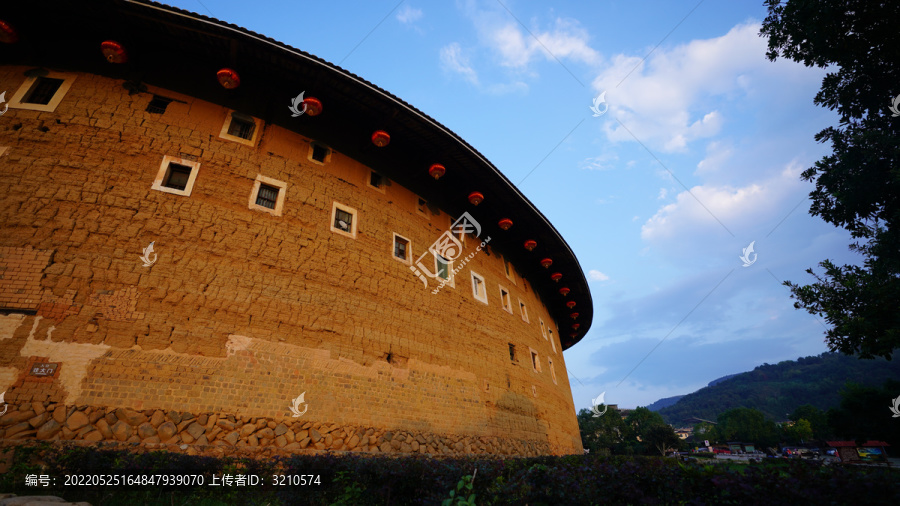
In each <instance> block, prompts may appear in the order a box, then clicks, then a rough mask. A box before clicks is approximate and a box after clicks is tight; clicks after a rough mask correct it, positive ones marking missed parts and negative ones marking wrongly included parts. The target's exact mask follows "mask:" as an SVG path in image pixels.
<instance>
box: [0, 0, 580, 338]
mask: <svg viewBox="0 0 900 506" xmlns="http://www.w3.org/2000/svg"><path fill="white" fill-rule="evenodd" d="M48 4H50V5H48ZM100 4H107V5H106V6H105V7H104V6H103V5H100ZM47 13H51V14H49V15H48V14H47ZM48 18H49V19H48ZM0 19H3V20H4V21H7V22H10V23H11V24H12V25H13V26H14V27H15V28H17V30H18V31H19V38H20V40H19V41H18V42H17V43H15V44H12V45H6V44H4V46H7V48H9V49H10V50H11V51H9V52H8V53H7V54H8V55H9V56H12V58H10V60H11V63H19V64H26V65H28V64H31V65H40V66H47V65H57V66H60V67H62V68H71V69H78V70H83V71H87V72H92V73H96V74H100V75H106V76H109V77H113V78H121V79H125V80H131V81H137V82H146V83H147V84H152V85H154V86H159V87H160V88H165V89H171V90H173V91H176V92H179V93H184V94H186V95H190V96H195V97H197V98H201V99H204V100H208V101H210V102H213V103H218V104H220V105H223V106H226V107H229V108H233V109H237V110H241V111H242V112H247V113H252V114H253V115H254V116H257V117H261V118H262V119H264V120H266V122H267V123H270V124H277V125H279V126H281V127H283V128H286V129H288V130H292V131H295V132H298V133H300V134H302V135H304V136H307V137H309V138H312V139H314V140H317V141H322V142H325V143H326V144H329V145H331V146H333V147H334V148H335V149H337V150H338V151H339V152H344V153H346V154H348V155H349V156H352V157H353V158H356V159H357V160H359V161H360V162H362V163H365V164H366V165H368V166H370V167H372V168H373V169H375V170H378V171H379V172H382V173H384V174H385V175H387V176H388V177H389V178H391V179H393V180H395V181H397V182H398V183H399V184H401V185H403V186H406V187H407V188H410V189H411V190H412V191H414V192H416V193H418V194H420V195H422V196H423V197H426V198H427V199H428V200H429V201H430V202H434V203H436V204H437V205H439V207H441V208H442V209H444V210H445V211H447V212H448V213H450V214H452V215H459V214H461V212H462V211H468V212H470V214H472V215H473V216H475V218H476V219H477V220H478V221H479V222H480V223H481V224H482V226H483V227H484V228H487V229H488V230H489V231H490V232H491V233H492V234H496V237H495V239H494V240H493V241H492V242H491V245H492V247H493V248H494V249H496V250H499V251H501V252H502V253H503V254H504V257H505V258H507V259H509V260H510V261H512V263H513V264H514V265H515V266H516V269H517V270H518V271H519V272H520V273H521V274H522V275H523V276H524V277H525V279H526V280H528V281H529V282H530V283H531V284H532V285H533V286H534V288H535V291H536V292H537V293H538V294H539V295H540V297H541V299H542V301H543V302H544V304H545V305H546V306H547V309H548V311H549V312H550V314H551V315H552V316H553V317H554V318H555V319H556V322H557V324H558V325H559V327H560V328H559V330H560V335H559V338H560V344H561V345H562V347H563V349H564V350H565V349H568V348H570V347H571V346H573V345H574V344H576V343H577V342H579V341H580V340H581V339H582V338H583V337H584V336H585V335H586V333H587V331H588V330H589V329H590V326H591V323H592V319H593V301H592V298H591V293H590V289H589V286H588V283H587V280H586V279H585V276H584V272H583V271H582V269H581V265H580V264H579V262H578V260H577V258H576V257H575V254H574V252H573V251H572V249H571V247H570V246H569V245H568V243H567V242H566V241H565V239H563V237H562V236H561V234H560V233H559V232H558V231H557V230H556V228H555V227H554V226H553V225H552V224H551V223H550V221H549V220H548V219H547V218H546V217H545V216H544V215H543V213H541V212H540V211H539V210H538V209H537V207H535V206H534V204H532V203H531V201H530V200H528V198H527V197H525V196H524V195H523V194H522V193H521V192H520V191H519V189H518V188H516V186H515V185H513V183H512V182H510V181H509V179H507V178H506V176H504V175H503V174H502V173H501V172H500V171H499V170H498V169H497V168H496V167H495V166H494V165H493V164H492V163H491V162H490V161H489V160H487V158H485V157H484V156H483V155H482V154H481V153H480V152H478V151H477V150H476V149H475V148H474V147H472V146H471V145H469V144H468V143H467V142H466V141H465V140H463V139H462V138H461V137H459V136H458V135H457V134H455V133H454V132H452V131H451V130H450V129H448V128H446V127H445V126H444V125H442V124H441V123H439V122H438V121H437V120H435V119H434V118H431V117H430V116H428V115H427V114H425V113H423V112H422V111H420V110H418V109H416V108H415V107H413V106H412V105H410V104H408V103H407V102H405V101H403V100H402V99H400V98H398V97H396V96H395V95H393V94H391V93H390V92H388V91H386V90H383V89H381V88H379V87H378V86H376V85H374V84H372V83H371V82H369V81H367V80H365V79H363V78H361V77H359V76H357V75H355V74H353V73H352V72H349V71H347V70H345V69H343V68H341V67H338V66H337V65H334V64H332V63H329V62H327V61H325V60H323V59H321V58H318V57H316V56H314V55H311V54H309V53H306V52H304V51H302V50H299V49H296V48H293V47H291V46H288V45H287V44H284V43H282V42H279V41H276V40H274V39H272V38H269V37H266V36H264V35H261V34H258V33H256V32H253V31H251V30H247V29H245V28H241V27H239V26H237V25H234V24H231V23H227V22H224V21H220V20H217V19H215V18H211V17H208V16H204V15H202V14H197V13H193V12H190V11H187V10H183V9H179V8H176V7H171V6H167V5H163V4H161V3H158V2H154V1H150V0H96V1H91V2H83V3H81V2H70V1H69V2H64V1H61V0H51V1H47V2H20V3H17V4H13V5H9V6H7V9H5V12H3V13H0ZM107 39H113V40H117V41H120V42H122V43H123V45H125V47H126V48H127V49H128V51H129V54H134V55H135V57H134V58H131V57H130V58H129V60H130V61H129V62H128V63H126V64H123V65H115V64H109V63H107V62H106V61H105V60H104V59H103V58H102V55H101V53H100V49H99V44H100V42H101V41H103V40H107ZM0 56H3V54H2V53H0ZM173 56H177V57H178V58H179V59H182V60H183V61H182V60H173V58H172V57H173ZM192 57H193V59H192ZM198 62H199V63H198ZM224 66H228V67H231V68H235V69H236V70H238V71H239V72H240V74H241V77H242V85H241V88H244V90H242V91H243V92H242V91H239V90H240V88H238V89H237V90H228V91H226V90H224V89H223V88H221V87H220V86H218V83H217V82H216V80H215V77H214V76H215V70H216V69H217V68H220V67H224ZM173 75H174V76H176V77H177V78H173V77H172V76H173ZM273 75H274V76H275V77H278V78H279V79H281V80H282V81H284V82H282V81H278V80H275V79H269V78H271V77H273ZM207 76H208V77H207ZM290 81H294V82H293V83H291V82H290ZM299 82H302V83H304V84H305V85H310V84H311V85H312V87H311V89H313V90H314V93H315V94H314V96H316V97H317V98H322V99H323V102H324V105H325V107H324V111H325V112H324V113H323V114H322V115H321V116H317V117H316V118H314V120H313V121H307V122H305V123H303V122H296V121H294V122H292V121H290V120H291V118H290V114H289V113H288V112H287V111H283V112H282V114H280V115H278V114H276V113H275V112H274V111H275V110H276V109H275V107H279V108H285V109H286V105H287V102H288V99H290V98H293V96H294V95H296V94H297V92H298V91H299V90H301V89H303V88H298V87H297V83H299ZM292 84H294V87H291V85H292ZM309 90H310V88H309V87H308V88H306V91H309ZM253 92H257V93H256V94H254V93H253ZM279 92H280V93H279ZM312 94H313V93H312V92H311V95H312ZM373 95H374V97H373ZM276 96H277V97H278V98H277V102H278V103H277V104H276V103H275V100H274V99H273V98H272V97H276ZM305 119H308V118H305ZM350 120H352V121H350ZM377 128H384V129H386V130H388V131H389V132H390V133H391V146H392V147H393V149H391V150H390V151H384V149H386V148H383V149H382V151H381V152H376V151H375V150H377V149H379V148H373V146H372V145H371V143H370V142H369V138H368V135H367V134H368V133H371V132H372V131H373V130H374V129H377ZM353 134H366V135H355V136H354V135H353ZM357 137H360V138H359V139H357ZM422 146H427V148H423V147H422ZM428 160H430V161H431V162H430V163H441V164H443V165H445V166H446V167H447V175H445V176H444V177H443V178H441V180H440V181H437V182H436V181H433V180H432V179H431V177H430V176H429V175H428V174H427V169H428V166H429V165H430V163H429V162H428ZM410 167H412V169H411V170H410ZM485 169H486V170H485ZM466 176H468V177H466ZM470 190H477V191H481V192H482V193H484V194H485V197H486V198H485V202H484V203H482V204H481V205H479V206H478V207H477V208H474V207H473V206H471V205H470V204H469V203H468V201H467V200H466V196H467V195H468V193H469V191H470ZM501 217H508V218H511V219H512V220H513V221H514V223H515V226H514V227H513V228H511V229H510V230H501V229H500V228H499V227H498V226H497V225H496V222H497V220H498V219H499V218H501ZM498 239H499V240H498ZM527 239H531V240H536V241H537V243H538V247H537V248H535V249H534V250H533V251H528V250H526V249H525V248H524V247H523V242H524V241H525V240H527ZM545 257H548V258H551V259H552V260H553V268H552V269H549V270H548V269H545V268H544V267H541V265H540V264H539V262H540V260H541V259H542V258H545ZM553 272H559V273H561V274H562V275H563V280H564V281H562V282H559V283H557V282H554V281H551V279H550V274H551V273H553ZM564 286H565V287H567V288H569V289H570V290H571V292H570V293H571V295H569V296H563V295H560V293H559V288H561V287H564ZM569 301H576V303H577V305H576V307H575V308H574V309H573V308H569V307H567V305H566V303H567V302H569ZM573 312H577V313H579V315H578V317H577V320H574V322H573V319H571V314H572V313H573ZM576 322H577V325H578V328H577V329H573V328H571V326H572V325H573V323H576Z"/></svg>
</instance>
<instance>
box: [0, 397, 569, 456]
mask: <svg viewBox="0 0 900 506" xmlns="http://www.w3.org/2000/svg"><path fill="white" fill-rule="evenodd" d="M294 420H295V419H284V420H273V419H270V418H256V417H248V416H235V415H231V414H227V415H226V414H223V413H203V414H199V415H195V414H193V413H187V412H179V411H169V412H163V411H162V410H152V409H148V410H143V411H134V410H131V409H126V408H102V407H91V406H80V407H76V406H65V405H62V404H55V403H51V402H33V403H29V404H22V405H20V406H17V407H16V406H13V407H12V408H11V409H10V411H8V412H7V414H6V415H4V416H2V417H0V439H6V440H21V439H38V440H42V441H84V442H90V443H97V442H101V441H111V442H122V443H141V444H143V445H154V444H163V445H179V446H181V447H182V448H181V449H183V450H187V449H189V448H195V449H199V448H201V447H205V446H209V445H212V446H225V447H235V448H241V447H250V448H256V447H267V446H274V447H276V448H279V449H282V450H284V451H287V452H292V453H302V452H310V451H343V452H369V453H393V454H430V455H432V456H434V455H440V456H460V455H496V456H501V455H521V456H536V455H544V454H548V453H554V451H553V449H551V448H550V447H549V446H548V445H547V443H546V442H540V441H519V440H513V439H508V438H500V437H486V436H460V435H457V436H441V435H437V434H431V433H427V432H417V431H391V430H385V429H379V428H375V427H365V426H359V425H337V424H331V425H330V424H323V423H318V422H310V421H307V422H303V421H294ZM183 445H189V446H188V447H184V446H183ZM195 451H196V450H195ZM558 451H559V449H556V452H558Z"/></svg>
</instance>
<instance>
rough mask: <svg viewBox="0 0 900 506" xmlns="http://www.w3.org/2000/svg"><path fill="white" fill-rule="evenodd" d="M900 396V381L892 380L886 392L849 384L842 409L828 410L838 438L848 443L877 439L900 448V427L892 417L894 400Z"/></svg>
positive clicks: (886, 387)
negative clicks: (849, 441)
mask: <svg viewBox="0 0 900 506" xmlns="http://www.w3.org/2000/svg"><path fill="white" fill-rule="evenodd" d="M897 394H900V381H895V380H888V381H886V382H885V383H884V386H883V387H882V388H878V387H871V386H862V385H857V384H854V383H848V384H847V385H846V386H845V387H844V389H843V390H842V391H841V405H840V407H838V408H833V409H829V410H828V422H829V424H830V425H831V429H832V430H833V431H834V433H835V435H836V436H837V437H839V438H842V439H848V440H866V439H877V440H883V441H887V442H888V443H889V444H890V445H891V446H892V447H896V446H898V445H900V423H897V421H898V420H897V419H896V418H894V417H893V416H892V414H891V411H890V407H891V405H892V400H893V399H894V398H895V397H896V396H897Z"/></svg>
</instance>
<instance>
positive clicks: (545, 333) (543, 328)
mask: <svg viewBox="0 0 900 506" xmlns="http://www.w3.org/2000/svg"><path fill="white" fill-rule="evenodd" d="M538 321H539V322H540V323H541V335H542V336H544V341H546V340H547V327H546V326H544V319H543V318H538Z"/></svg>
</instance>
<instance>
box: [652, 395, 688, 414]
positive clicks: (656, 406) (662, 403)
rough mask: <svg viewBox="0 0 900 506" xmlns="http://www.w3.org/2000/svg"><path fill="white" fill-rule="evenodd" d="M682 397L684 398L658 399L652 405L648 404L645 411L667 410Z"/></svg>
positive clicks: (676, 396)
mask: <svg viewBox="0 0 900 506" xmlns="http://www.w3.org/2000/svg"><path fill="white" fill-rule="evenodd" d="M682 397H684V396H683V395H675V396H673V397H666V398H665V399H660V400H658V401H656V402H654V403H653V404H650V405H649V406H647V409H649V410H650V411H659V410H661V409H662V408H668V407H669V406H671V405H673V404H675V403H676V402H678V399H681V398H682Z"/></svg>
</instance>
